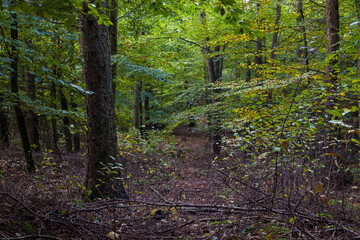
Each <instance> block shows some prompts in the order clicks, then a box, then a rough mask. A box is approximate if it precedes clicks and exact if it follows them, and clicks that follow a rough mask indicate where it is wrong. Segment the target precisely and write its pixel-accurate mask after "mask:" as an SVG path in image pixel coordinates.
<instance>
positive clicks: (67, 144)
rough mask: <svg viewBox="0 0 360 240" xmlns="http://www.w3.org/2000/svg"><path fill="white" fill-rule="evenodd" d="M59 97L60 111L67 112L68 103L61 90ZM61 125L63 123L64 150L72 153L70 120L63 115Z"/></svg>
mask: <svg viewBox="0 0 360 240" xmlns="http://www.w3.org/2000/svg"><path fill="white" fill-rule="evenodd" d="M59 95H60V104H61V110H63V111H66V112H67V111H69V107H68V102H67V100H66V97H65V95H64V92H63V90H60V91H59ZM63 123H64V136H65V148H66V151H67V152H72V140H71V131H70V118H69V117H68V116H66V115H65V116H64V117H63Z"/></svg>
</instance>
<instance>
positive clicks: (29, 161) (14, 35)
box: [10, 14, 35, 173]
mask: <svg viewBox="0 0 360 240" xmlns="http://www.w3.org/2000/svg"><path fill="white" fill-rule="evenodd" d="M12 17H13V22H12V23H11V30H10V32H11V33H10V34H11V40H12V44H11V58H12V61H11V64H10V67H11V75H10V88H11V92H12V93H13V94H14V96H15V99H14V111H15V117H16V122H17V126H18V130H19V134H20V138H21V143H22V147H23V150H24V156H25V171H26V172H27V173H33V172H35V161H34V159H33V156H32V151H31V147H30V142H29V138H28V134H27V129H26V125H25V119H24V115H23V113H22V111H21V107H20V101H19V85H18V63H19V57H18V52H17V51H18V49H17V46H16V41H17V40H18V39H19V37H18V21H17V17H16V14H13V16H12Z"/></svg>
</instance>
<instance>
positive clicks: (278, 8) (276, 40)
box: [271, 0, 281, 60]
mask: <svg viewBox="0 0 360 240" xmlns="http://www.w3.org/2000/svg"><path fill="white" fill-rule="evenodd" d="M280 18H281V0H277V1H276V15H275V27H274V32H273V37H272V43H271V49H272V51H271V59H273V60H275V59H276V48H277V47H278V46H279V26H280Z"/></svg>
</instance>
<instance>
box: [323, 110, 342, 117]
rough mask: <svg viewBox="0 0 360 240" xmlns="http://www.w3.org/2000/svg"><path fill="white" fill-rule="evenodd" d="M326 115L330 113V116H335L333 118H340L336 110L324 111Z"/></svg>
mask: <svg viewBox="0 0 360 240" xmlns="http://www.w3.org/2000/svg"><path fill="white" fill-rule="evenodd" d="M326 111H327V112H328V113H330V114H331V115H333V116H335V117H339V118H342V115H341V113H340V112H339V111H336V110H330V109H328V110H326Z"/></svg>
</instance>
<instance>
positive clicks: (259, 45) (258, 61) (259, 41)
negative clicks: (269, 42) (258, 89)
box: [254, 3, 264, 78]
mask: <svg viewBox="0 0 360 240" xmlns="http://www.w3.org/2000/svg"><path fill="white" fill-rule="evenodd" d="M260 8H261V5H260V3H256V11H257V12H259V11H260ZM258 21H259V23H258V24H259V25H261V22H262V20H261V19H260V20H258ZM263 41H264V39H263V38H259V37H256V38H255V60H254V63H255V66H256V69H255V77H256V78H258V77H261V68H262V67H261V65H262V64H263V55H262V52H263V48H264V45H263Z"/></svg>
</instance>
